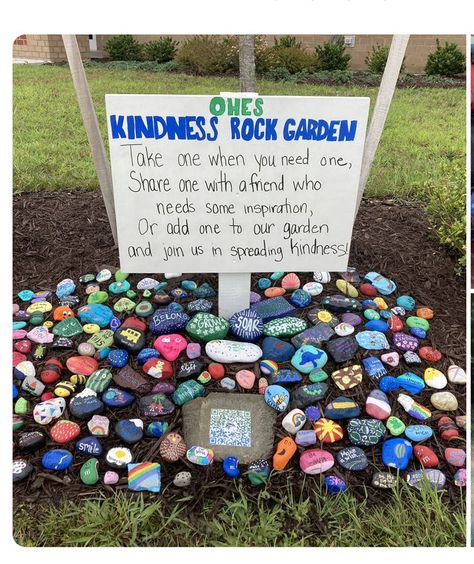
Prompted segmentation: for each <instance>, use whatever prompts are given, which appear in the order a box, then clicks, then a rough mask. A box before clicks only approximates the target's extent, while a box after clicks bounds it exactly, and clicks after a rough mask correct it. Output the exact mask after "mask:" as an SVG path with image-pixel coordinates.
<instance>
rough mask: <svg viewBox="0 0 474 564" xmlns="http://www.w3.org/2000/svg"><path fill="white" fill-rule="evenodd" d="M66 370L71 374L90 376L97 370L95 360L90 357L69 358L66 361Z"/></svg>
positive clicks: (97, 365) (97, 366)
mask: <svg viewBox="0 0 474 564" xmlns="http://www.w3.org/2000/svg"><path fill="white" fill-rule="evenodd" d="M66 366H67V369H68V370H69V371H70V372H72V373H73V374H83V375H84V376H90V375H91V374H92V373H93V372H95V371H96V370H97V369H98V368H99V364H98V363H97V360H95V358H92V357H90V356H71V357H69V358H68V359H67V360H66Z"/></svg>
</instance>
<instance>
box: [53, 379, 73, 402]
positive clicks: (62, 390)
mask: <svg viewBox="0 0 474 564" xmlns="http://www.w3.org/2000/svg"><path fill="white" fill-rule="evenodd" d="M75 391H76V386H75V384H73V383H72V382H59V384H56V387H55V388H54V395H56V396H58V397H60V398H67V397H69V396H70V395H71V394H72V393H73V392H75Z"/></svg>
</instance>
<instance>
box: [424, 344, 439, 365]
mask: <svg viewBox="0 0 474 564" xmlns="http://www.w3.org/2000/svg"><path fill="white" fill-rule="evenodd" d="M418 354H419V355H420V357H421V358H422V359H423V360H426V361H428V362H438V361H439V360H441V358H442V354H441V353H440V352H439V351H438V350H437V349H434V348H433V347H421V349H420V350H419V351H418Z"/></svg>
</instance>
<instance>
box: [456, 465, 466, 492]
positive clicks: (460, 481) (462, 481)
mask: <svg viewBox="0 0 474 564" xmlns="http://www.w3.org/2000/svg"><path fill="white" fill-rule="evenodd" d="M453 481H454V485H455V486H458V487H459V488H465V487H466V485H467V471H466V469H465V468H460V469H459V470H457V472H456V473H455V474H454V478H453Z"/></svg>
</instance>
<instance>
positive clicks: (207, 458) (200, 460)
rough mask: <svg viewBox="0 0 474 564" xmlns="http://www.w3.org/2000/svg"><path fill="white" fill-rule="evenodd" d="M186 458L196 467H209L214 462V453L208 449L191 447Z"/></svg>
mask: <svg viewBox="0 0 474 564" xmlns="http://www.w3.org/2000/svg"><path fill="white" fill-rule="evenodd" d="M186 458H187V459H188V460H189V462H192V463H193V464H197V465H198V466H209V464H212V461H213V460H214V451H213V450H212V449H210V448H203V447H200V446H193V447H191V448H189V449H188V450H187V452H186Z"/></svg>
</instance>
